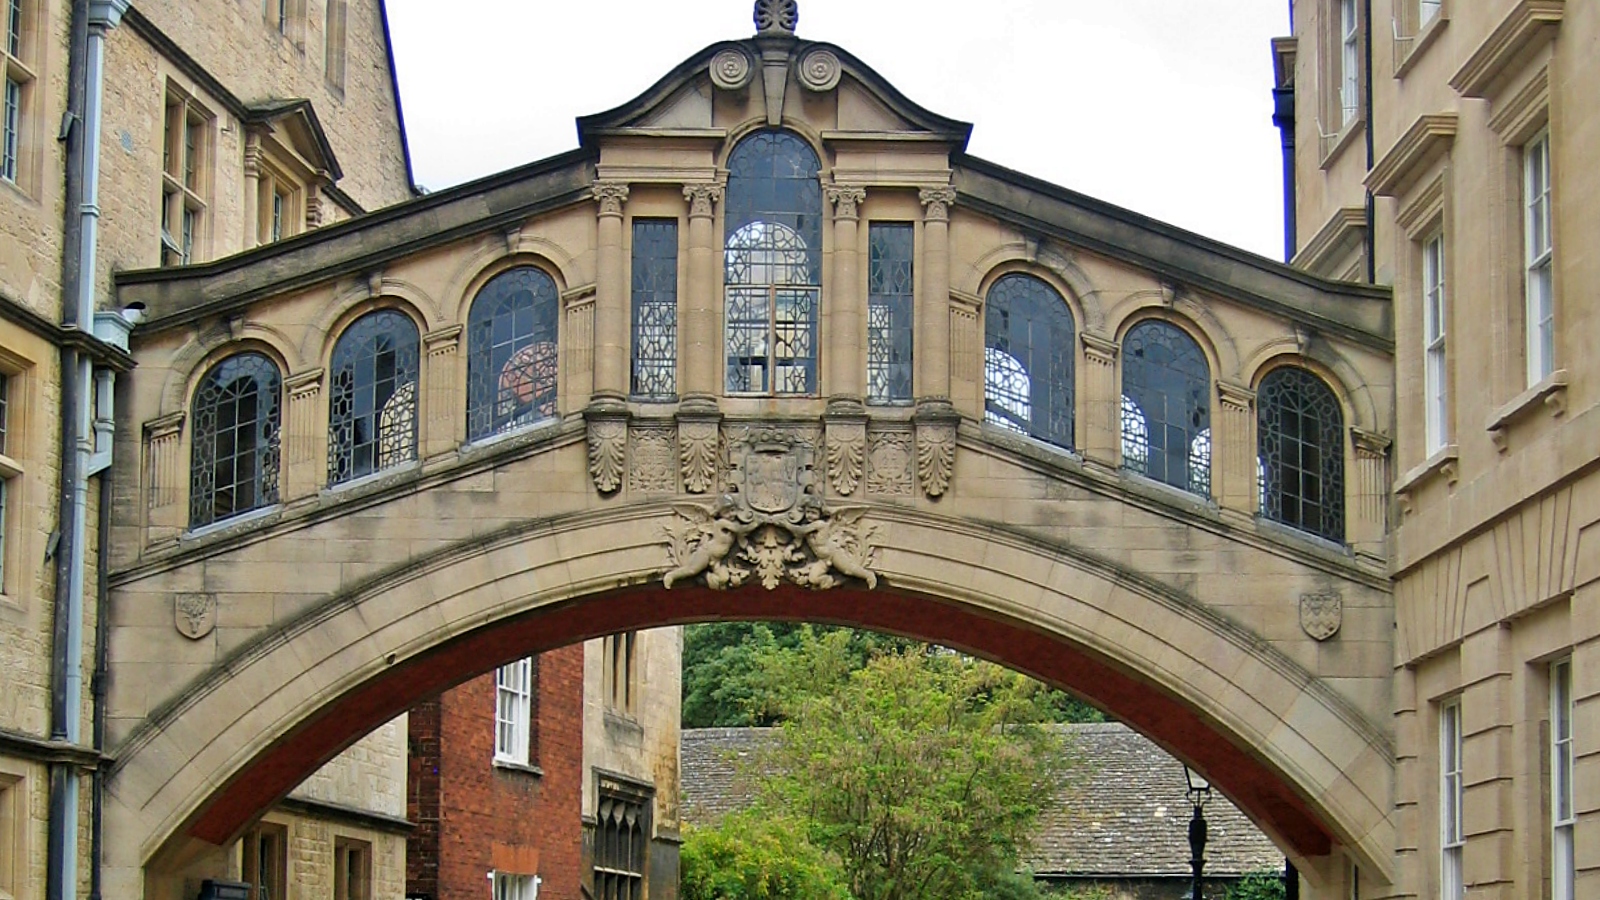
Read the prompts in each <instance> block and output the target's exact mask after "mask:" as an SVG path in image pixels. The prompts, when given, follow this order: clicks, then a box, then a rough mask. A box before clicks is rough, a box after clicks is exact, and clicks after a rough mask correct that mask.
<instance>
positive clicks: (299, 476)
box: [283, 369, 328, 503]
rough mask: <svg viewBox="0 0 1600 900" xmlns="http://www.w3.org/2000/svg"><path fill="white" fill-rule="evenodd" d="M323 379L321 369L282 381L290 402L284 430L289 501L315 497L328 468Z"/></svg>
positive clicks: (285, 488)
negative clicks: (324, 453) (324, 451)
mask: <svg viewBox="0 0 1600 900" xmlns="http://www.w3.org/2000/svg"><path fill="white" fill-rule="evenodd" d="M322 381H323V370H322V369H312V370H311V371H309V372H296V373H295V374H293V375H290V376H289V377H288V378H285V379H284V380H283V393H284V395H285V396H286V397H287V398H288V401H289V402H288V404H287V407H288V409H287V415H286V416H284V429H283V431H284V435H283V437H284V439H283V448H284V451H285V452H284V459H283V480H284V484H283V499H284V500H285V501H286V502H289V503H293V502H294V501H296V500H299V499H301V498H303V497H311V496H314V495H315V494H316V493H317V489H318V488H320V487H321V486H322V479H323V477H325V475H326V473H327V471H328V461H327V459H325V458H324V457H323V454H322V448H323V442H324V441H326V440H327V436H328V428H327V424H326V422H325V421H324V420H323V416H322V406H321V402H320V401H321V399H322Z"/></svg>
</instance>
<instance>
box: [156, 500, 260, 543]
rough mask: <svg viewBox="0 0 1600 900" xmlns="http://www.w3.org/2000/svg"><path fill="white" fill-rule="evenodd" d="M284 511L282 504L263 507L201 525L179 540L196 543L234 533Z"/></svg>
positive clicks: (182, 535) (180, 536) (181, 536)
mask: <svg viewBox="0 0 1600 900" xmlns="http://www.w3.org/2000/svg"><path fill="white" fill-rule="evenodd" d="M282 509H283V504H282V503H274V504H272V505H271V506H262V507H258V508H256V509H252V510H250V511H248V512H242V513H237V514H235V515H231V516H229V517H227V518H226V519H218V520H217V521H215V522H212V523H211V524H210V525H201V526H200V527H198V528H191V529H189V530H188V531H185V532H184V533H183V534H181V535H179V536H178V540H179V541H195V540H200V539H201V538H208V537H211V536H212V535H214V534H221V533H223V532H225V531H232V530H233V529H235V528H243V527H245V526H247V525H251V524H254V523H255V522H257V521H259V520H261V519H266V518H269V517H271V516H273V515H276V514H277V513H278V512H279V511H281V510H282Z"/></svg>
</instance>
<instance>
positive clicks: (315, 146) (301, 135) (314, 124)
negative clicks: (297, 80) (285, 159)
mask: <svg viewBox="0 0 1600 900" xmlns="http://www.w3.org/2000/svg"><path fill="white" fill-rule="evenodd" d="M248 109H249V115H248V116H247V117H246V119H245V124H246V125H247V126H249V127H251V128H254V129H256V130H258V131H260V132H261V133H263V134H265V135H267V136H269V137H270V138H272V139H273V140H274V141H275V142H276V143H277V144H278V145H279V146H281V147H283V148H284V149H285V150H287V151H289V153H290V154H291V155H292V156H293V157H294V158H295V160H296V161H297V162H299V163H300V164H301V165H302V166H304V167H305V168H306V169H307V170H308V171H307V172H306V173H304V174H306V175H310V174H315V173H327V176H328V177H329V178H330V179H331V180H333V181H338V180H339V179H340V178H342V177H344V171H343V170H342V169H340V168H339V160H338V159H336V158H335V157H334V155H333V146H332V145H331V144H330V143H328V135H327V132H325V131H324V130H323V128H322V123H321V122H320V121H318V119H317V112H316V109H315V108H313V107H312V105H311V101H310V100H305V99H289V100H267V101H263V102H261V103H253V104H250V105H249V107H248Z"/></svg>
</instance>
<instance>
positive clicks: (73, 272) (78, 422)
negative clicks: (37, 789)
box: [46, 0, 129, 900]
mask: <svg viewBox="0 0 1600 900" xmlns="http://www.w3.org/2000/svg"><path fill="white" fill-rule="evenodd" d="M128 4H129V0H88V2H87V3H84V2H82V0H79V2H77V3H75V4H74V7H73V13H74V21H73V29H74V41H73V47H74V48H75V47H77V46H78V44H77V39H78V34H79V33H83V34H84V43H83V48H84V51H83V70H82V71H83V82H82V84H83V92H82V95H81V98H80V99H81V101H82V110H83V112H82V115H81V117H80V116H75V115H74V114H73V113H72V111H71V110H70V109H69V113H68V121H67V124H68V125H69V126H72V130H71V131H69V132H68V139H69V144H68V149H69V157H71V156H73V155H74V154H73V153H72V152H71V150H72V149H73V142H72V140H71V139H72V137H73V136H74V135H73V134H72V131H77V130H78V126H81V133H80V134H78V135H77V136H76V137H77V141H76V145H77V153H76V154H75V155H76V156H77V160H76V161H77V162H78V163H79V165H78V166H77V167H74V168H73V169H69V175H68V185H67V191H68V195H69V197H70V196H71V195H72V194H73V193H77V195H78V196H79V197H80V200H79V202H78V204H77V210H76V214H77V215H76V221H75V222H74V221H73V220H72V207H71V206H70V205H69V206H68V222H67V227H68V230H69V231H73V232H75V236H76V238H77V241H76V244H77V251H78V252H77V258H76V260H74V259H72V257H71V255H70V251H68V253H65V254H64V258H63V267H64V268H65V269H67V270H68V273H67V274H68V276H69V277H68V278H65V279H63V284H64V285H67V284H70V286H71V293H69V294H68V296H70V297H73V299H74V302H72V303H70V304H68V305H67V306H66V309H65V310H63V312H64V314H65V316H64V318H65V320H66V325H67V326H68V327H71V328H76V329H79V330H89V329H93V332H94V333H96V334H97V335H98V334H99V333H100V332H101V331H102V329H101V328H100V327H97V326H98V325H99V324H100V323H97V322H96V321H95V316H94V306H95V302H94V300H95V284H96V277H95V257H96V255H97V253H98V252H99V224H100V205H99V202H100V126H101V109H102V100H103V96H104V82H105V38H106V32H108V31H109V30H111V29H112V28H115V27H117V25H118V24H119V23H120V22H121V21H122V14H123V13H124V12H126V11H127V9H128ZM80 16H81V18H80ZM79 22H82V23H83V25H82V26H81V27H80V26H79V24H78V23H79ZM69 68H70V69H72V70H74V71H75V70H76V65H72V66H70V67H69ZM70 100H71V97H70V96H69V102H70ZM74 174H75V175H76V180H77V184H76V185H74V184H73V183H72V182H73V177H74ZM74 187H76V188H77V191H76V192H74V191H73V188H74ZM117 318H119V319H120V318H121V317H120V316H118V317H117ZM124 335H125V333H124ZM125 344H126V341H125V340H124V345H125ZM69 357H70V361H69ZM62 364H63V365H62V378H61V380H62V403H63V405H64V407H65V409H64V412H63V417H62V418H63V424H64V426H65V427H64V428H63V429H62V431H63V433H62V456H63V459H62V492H61V498H60V500H61V506H60V509H61V524H60V529H61V535H62V543H63V544H64V545H65V546H63V547H61V548H59V551H58V556H57V559H56V622H55V628H54V637H55V648H54V650H55V653H54V655H55V660H54V662H55V673H54V677H53V679H52V694H53V696H52V703H51V714H52V719H53V722H52V725H51V734H50V736H51V739H52V740H57V741H62V742H65V743H68V744H71V745H74V746H77V745H81V744H82V740H83V724H82V720H83V715H82V708H83V627H84V621H83V620H84V596H83V595H84V567H85V564H86V560H85V558H84V556H85V554H84V544H85V543H86V541H85V532H86V527H85V526H86V524H87V523H86V522H85V519H86V518H87V515H88V505H89V478H90V477H91V476H92V475H94V474H96V473H98V472H101V471H104V469H105V467H106V466H109V465H110V462H111V454H110V445H109V437H110V434H111V426H110V416H111V409H112V408H111V402H112V393H113V381H112V377H111V374H110V373H109V372H108V373H102V377H101V379H100V381H99V384H98V385H97V387H98V388H99V389H98V390H97V391H96V390H95V389H94V387H95V386H92V385H91V382H92V380H93V379H94V377H95V373H94V363H93V360H92V359H91V358H90V356H89V355H88V354H87V353H84V352H83V351H81V350H80V351H77V352H75V353H70V354H68V353H64V354H63V355H62ZM94 393H98V394H99V395H100V396H99V398H98V402H96V403H92V402H91V397H92V395H93V394H94ZM95 407H98V412H99V413H100V415H99V416H98V418H100V419H102V420H103V423H101V422H96V421H95V420H96V418H97V416H96V412H97V410H96V409H95ZM63 586H64V587H65V591H63V590H62V588H63ZM50 794H51V796H50V820H51V823H50V840H49V854H48V855H49V858H48V866H49V870H48V877H47V882H46V891H47V896H48V897H49V898H50V900H67V898H70V897H75V896H77V893H78V852H77V846H78V822H79V808H78V807H79V799H78V794H79V778H78V769H77V766H76V765H75V764H73V763H57V764H55V765H54V766H53V767H52V770H51V773H50Z"/></svg>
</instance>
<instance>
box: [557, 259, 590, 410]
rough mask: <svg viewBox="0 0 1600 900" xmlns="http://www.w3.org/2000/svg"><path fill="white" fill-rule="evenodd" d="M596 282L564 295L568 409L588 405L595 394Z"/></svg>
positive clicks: (564, 354)
mask: <svg viewBox="0 0 1600 900" xmlns="http://www.w3.org/2000/svg"><path fill="white" fill-rule="evenodd" d="M594 302H595V288H594V285H592V284H591V285H584V286H581V287H577V288H572V289H569V290H567V291H566V292H564V293H563V294H562V295H561V304H562V306H563V307H564V308H565V311H566V319H567V321H566V329H567V330H566V332H565V333H564V334H562V336H561V342H562V345H563V346H562V348H561V351H562V357H563V358H564V359H565V365H564V369H565V375H566V383H565V384H563V385H561V387H562V388H563V389H564V391H565V394H566V399H567V402H568V403H570V404H571V405H570V406H568V405H567V404H566V403H563V404H562V405H563V406H564V407H565V408H566V409H575V408H579V407H582V406H587V405H588V403H589V398H590V397H591V396H592V395H593V394H594Z"/></svg>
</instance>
